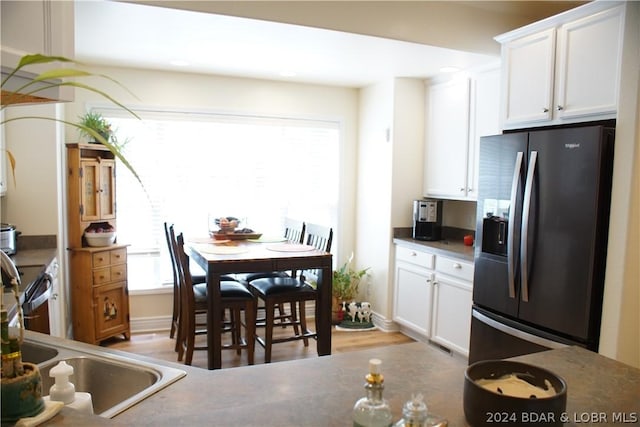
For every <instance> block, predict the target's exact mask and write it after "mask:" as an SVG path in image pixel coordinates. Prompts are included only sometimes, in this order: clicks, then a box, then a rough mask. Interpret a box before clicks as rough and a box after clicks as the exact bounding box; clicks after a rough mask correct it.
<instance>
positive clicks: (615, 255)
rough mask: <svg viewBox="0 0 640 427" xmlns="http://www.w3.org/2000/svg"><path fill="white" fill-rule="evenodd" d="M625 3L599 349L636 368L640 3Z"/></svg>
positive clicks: (639, 336)
mask: <svg viewBox="0 0 640 427" xmlns="http://www.w3.org/2000/svg"><path fill="white" fill-rule="evenodd" d="M626 9H627V10H626V17H625V20H626V24H625V36H624V47H623V49H624V52H623V58H622V74H621V78H620V95H619V100H618V118H617V122H616V141H615V157H614V164H613V186H612V191H611V219H610V221H609V245H608V249H607V271H606V276H605V291H604V302H603V312H602V327H601V329H600V348H599V352H600V353H602V354H604V355H605V356H609V357H611V358H613V359H616V360H620V361H622V362H625V363H628V364H629V365H632V366H635V367H638V368H640V297H639V296H640V280H639V279H640V275H639V274H638V271H639V267H638V265H639V264H640V241H639V239H638V230H639V229H640V224H639V223H640V217H639V216H638V211H639V208H638V205H639V198H640V196H639V193H640V166H639V163H638V162H639V160H640V105H639V104H640V73H638V70H639V69H640V3H638V2H628V3H627V8H626Z"/></svg>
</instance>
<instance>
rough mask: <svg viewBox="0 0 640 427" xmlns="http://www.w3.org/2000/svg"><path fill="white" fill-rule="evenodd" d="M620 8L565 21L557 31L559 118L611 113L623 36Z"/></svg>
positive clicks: (614, 106)
mask: <svg viewBox="0 0 640 427" xmlns="http://www.w3.org/2000/svg"><path fill="white" fill-rule="evenodd" d="M622 18H623V14H622V8H621V7H617V8H614V9H610V10H607V11H604V12H600V13H598V14H596V15H593V16H589V17H587V18H583V19H580V20H577V21H575V22H571V23H569V24H565V25H563V26H562V27H560V30H559V32H558V52H557V55H556V57H557V61H558V63H557V70H558V72H557V78H556V82H557V84H556V105H555V111H556V112H557V115H558V117H559V118H563V119H566V118H569V117H579V116H588V115H596V114H605V113H612V114H615V112H616V106H617V103H618V87H619V76H620V61H621V58H622V38H623V33H622V30H623V27H624V26H623V20H622Z"/></svg>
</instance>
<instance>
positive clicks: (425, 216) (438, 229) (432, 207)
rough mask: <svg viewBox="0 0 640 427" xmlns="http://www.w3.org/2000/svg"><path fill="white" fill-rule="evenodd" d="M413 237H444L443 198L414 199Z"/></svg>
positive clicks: (422, 238) (428, 238)
mask: <svg viewBox="0 0 640 427" xmlns="http://www.w3.org/2000/svg"><path fill="white" fill-rule="evenodd" d="M413 238H414V239H416V240H440V239H442V200H432V199H425V200H414V201H413Z"/></svg>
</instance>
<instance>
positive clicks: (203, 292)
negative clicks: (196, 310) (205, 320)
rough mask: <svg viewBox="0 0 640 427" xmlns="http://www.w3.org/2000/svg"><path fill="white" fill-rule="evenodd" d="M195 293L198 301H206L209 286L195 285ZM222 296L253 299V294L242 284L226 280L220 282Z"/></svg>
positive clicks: (222, 279) (204, 284)
mask: <svg viewBox="0 0 640 427" xmlns="http://www.w3.org/2000/svg"><path fill="white" fill-rule="evenodd" d="M193 293H194V296H195V299H196V301H206V300H207V284H206V283H198V284H197V285H193ZM220 295H222V298H247V299H252V298H253V294H252V293H251V292H249V290H248V289H247V288H246V287H245V286H244V285H243V284H242V283H240V282H236V281H235V280H229V279H224V278H221V280H220Z"/></svg>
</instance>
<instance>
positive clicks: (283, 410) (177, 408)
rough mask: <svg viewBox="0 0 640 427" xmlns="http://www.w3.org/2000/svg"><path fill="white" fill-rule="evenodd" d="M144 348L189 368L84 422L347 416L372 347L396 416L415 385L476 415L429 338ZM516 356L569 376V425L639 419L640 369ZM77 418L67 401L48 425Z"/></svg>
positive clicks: (261, 422) (444, 407)
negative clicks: (211, 365) (244, 357)
mask: <svg viewBox="0 0 640 427" xmlns="http://www.w3.org/2000/svg"><path fill="white" fill-rule="evenodd" d="M105 351H107V352H110V351H115V350H109V349H105ZM116 352H117V351H116ZM126 354H127V355H130V354H129V353H126ZM135 357H137V358H140V359H142V360H153V361H154V362H156V363H160V364H164V365H168V366H173V367H178V366H179V367H180V369H183V370H185V371H186V372H187V376H186V377H184V378H182V379H180V380H179V381H177V382H176V383H174V384H172V385H171V386H169V387H168V388H165V389H163V390H161V391H159V392H158V393H156V394H154V395H152V396H151V397H149V398H147V399H146V400H144V401H143V402H141V403H140V404H138V405H136V406H134V407H132V408H130V409H129V410H127V411H125V412H124V413H122V414H120V415H118V416H117V417H115V418H113V419H111V420H104V419H96V418H88V419H86V420H85V421H86V422H84V423H83V425H107V424H105V421H108V425H127V426H128V425H136V426H147V425H148V426H164V425H167V426H175V425H185V426H203V425H207V426H213V425H221V426H228V425H245V426H347V425H351V409H352V407H353V404H354V403H355V401H356V400H357V399H358V398H360V397H361V396H363V395H364V389H363V384H364V376H365V374H366V373H367V367H368V361H369V359H370V358H373V357H377V358H380V359H381V360H382V362H383V364H382V373H383V374H384V378H385V390H384V396H385V398H387V400H389V403H390V405H391V408H392V412H393V415H394V419H399V417H400V414H401V407H402V404H403V403H404V402H405V401H406V400H407V399H409V398H410V397H411V394H412V393H422V394H423V395H424V397H425V401H426V403H427V405H428V407H429V410H430V411H431V412H432V413H434V414H437V415H439V416H441V417H444V418H446V419H448V421H449V425H450V426H465V425H467V424H466V421H465V418H464V413H463V407H462V392H463V383H464V381H463V378H464V371H465V368H466V365H465V363H464V362H461V361H460V359H456V358H453V357H451V356H450V355H448V354H446V353H444V352H442V351H441V350H439V349H437V348H435V347H434V346H432V345H429V344H425V343H419V342H416V343H411V344H403V345H394V346H388V347H383V348H377V349H368V350H362V351H356V352H350V353H341V354H335V355H331V356H323V357H317V358H312V359H303V360H294V361H288V362H278V363H272V364H262V365H254V366H246V367H241V368H230V369H222V370H216V371H209V370H204V369H200V368H194V367H190V366H184V365H177V364H173V363H169V362H163V361H158V360H156V359H149V358H146V357H144V356H135ZM514 360H519V361H521V362H525V363H531V364H535V365H538V366H542V367H544V368H546V369H549V370H551V371H553V372H555V373H557V374H559V375H560V376H562V377H563V378H564V379H565V380H566V382H567V384H568V394H567V396H568V399H567V416H568V417H569V420H568V423H567V425H577V424H582V423H584V421H581V420H583V417H585V416H588V415H590V414H594V413H595V414H598V417H600V418H601V419H602V417H606V420H607V423H602V424H601V425H605V424H611V423H612V421H613V417H614V416H621V417H626V418H625V419H626V420H633V419H634V417H635V419H636V420H637V419H638V416H639V415H640V370H639V369H636V368H633V367H630V366H627V365H624V364H622V363H619V362H616V361H614V360H612V359H608V358H606V357H604V356H601V355H598V354H596V353H593V352H590V351H587V350H584V349H582V348H579V347H569V348H564V349H560V350H550V351H546V352H542V353H537V354H532V355H526V356H520V357H517V358H514ZM65 414H67V415H65ZM72 415H75V414H72ZM576 421H577V422H576ZM76 423H77V418H71V417H70V416H69V413H68V410H66V412H63V413H61V414H60V415H58V416H56V417H55V418H53V419H52V420H51V421H49V422H48V423H46V425H76Z"/></svg>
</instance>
